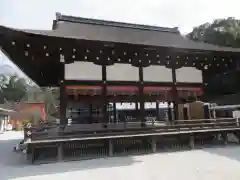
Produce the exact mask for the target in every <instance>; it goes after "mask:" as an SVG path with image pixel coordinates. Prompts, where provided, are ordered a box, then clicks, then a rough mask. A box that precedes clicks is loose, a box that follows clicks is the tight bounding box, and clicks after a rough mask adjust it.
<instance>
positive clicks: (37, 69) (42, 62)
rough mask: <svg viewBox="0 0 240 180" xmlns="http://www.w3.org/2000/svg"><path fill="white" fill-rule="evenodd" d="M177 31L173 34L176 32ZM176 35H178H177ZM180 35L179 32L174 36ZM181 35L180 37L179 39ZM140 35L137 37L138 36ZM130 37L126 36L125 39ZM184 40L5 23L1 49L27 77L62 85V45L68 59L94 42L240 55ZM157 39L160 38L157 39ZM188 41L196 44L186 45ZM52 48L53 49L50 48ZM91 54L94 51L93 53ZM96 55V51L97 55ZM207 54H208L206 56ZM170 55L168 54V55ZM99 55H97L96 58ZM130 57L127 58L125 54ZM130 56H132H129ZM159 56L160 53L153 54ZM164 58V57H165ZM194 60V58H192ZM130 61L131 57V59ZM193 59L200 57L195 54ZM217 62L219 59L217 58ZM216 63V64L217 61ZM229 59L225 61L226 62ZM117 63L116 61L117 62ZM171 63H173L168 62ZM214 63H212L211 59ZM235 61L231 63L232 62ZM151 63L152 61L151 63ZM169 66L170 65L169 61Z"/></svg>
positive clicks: (44, 83)
mask: <svg viewBox="0 0 240 180" xmlns="http://www.w3.org/2000/svg"><path fill="white" fill-rule="evenodd" d="M172 34H173V33H172ZM173 35H174V34H173ZM174 36H176V35H174ZM179 37H181V36H177V38H179ZM135 38H136V37H135ZM125 40H126V38H125ZM14 41H16V43H19V44H20V45H19V46H18V47H14V46H13V45H12V43H13V42H14ZM181 41H182V42H185V46H182V47H178V46H179V44H176V45H174V43H172V44H171V45H169V44H165V45H161V46H160V45H159V44H157V43H155V44H154V43H151V42H150V41H148V42H147V43H144V42H143V41H137V39H135V41H134V43H133V41H131V42H129V41H124V39H123V40H121V39H119V41H117V40H116V39H115V41H114V40H112V39H107V38H106V39H104V38H103V37H99V38H97V37H93V38H92V39H89V38H84V37H79V36H74V35H73V36H69V35H64V34H61V33H60V32H59V31H58V30H57V29H56V30H50V31H39V30H18V29H12V28H7V27H4V26H0V48H1V49H3V51H4V53H6V55H8V56H9V58H10V59H11V60H12V61H13V63H14V64H16V65H17V66H18V67H19V68H20V69H21V70H22V71H23V72H24V73H25V74H26V75H27V76H29V77H30V78H31V79H32V80H33V81H35V82H36V83H37V84H38V85H39V86H58V81H59V80H60V79H59V77H60V76H59V73H61V72H60V71H61V70H60V68H59V64H60V63H59V62H60V60H59V56H60V54H61V53H62V52H60V50H59V49H60V48H63V51H64V52H63V53H64V54H65V55H66V56H69V57H68V58H69V59H71V58H72V54H71V53H72V52H73V49H74V48H76V49H77V51H81V50H82V49H83V48H84V47H85V46H87V45H89V44H91V46H92V45H94V48H95V49H96V50H98V52H99V49H97V47H100V48H103V47H104V45H105V44H107V45H108V44H109V43H110V45H113V49H114V48H115V47H116V48H118V47H121V48H122V49H123V50H124V51H125V50H130V49H134V48H135V49H139V50H141V49H142V50H143V49H144V51H146V52H147V51H151V50H152V49H154V50H155V51H159V52H160V53H159V54H161V53H163V54H164V53H166V54H164V55H169V56H171V55H172V54H174V53H176V54H177V53H182V54H189V53H192V54H195V53H202V54H204V55H206V56H208V55H209V54H210V55H209V56H210V57H211V56H212V54H213V53H220V56H225V57H226V59H227V58H229V56H234V57H236V56H239V55H240V54H239V52H240V50H239V49H234V48H222V47H217V46H213V45H209V44H206V48H205V49H203V48H202V49H201V48H200V47H203V46H204V45H205V43H196V42H193V41H189V40H187V39H185V38H183V37H181ZM155 42H156V41H155ZM186 42H188V43H189V42H191V43H193V44H192V45H191V43H190V44H186ZM28 43H30V44H31V48H32V49H31V50H30V49H29V53H30V55H31V53H33V56H28V57H26V56H24V53H25V51H26V49H24V48H27V47H26V45H27V44H28ZM194 44H198V47H199V49H198V48H196V46H194ZM45 45H47V46H48V47H47V49H44V46H45ZM48 48H49V49H48ZM148 49H150V50H148ZM46 53H50V54H51V55H49V56H48V57H46V56H45V55H46ZM167 53H168V54H167ZM90 54H91V53H90ZM94 55H95V56H96V54H94ZM206 56H205V57H206ZM165 57H166V56H165ZM83 58H84V54H83V53H82V54H81V56H79V57H78V56H76V59H78V60H80V59H83ZM95 58H96V57H95ZM124 58H126V57H124ZM128 58H129V57H128ZM144 58H145V59H144ZM152 58H153V59H154V58H155V59H156V56H154V57H152ZM142 59H143V60H146V61H147V62H148V60H149V57H145V54H144V57H142ZM162 59H163V58H162ZM189 59H190V57H189ZM127 60H128V59H127ZM193 60H196V58H195V57H194V59H193ZM216 62H217V61H216ZM216 62H213V63H216ZM224 62H225V61H224ZM113 63H114V62H113ZM168 63H169V62H168ZM199 63H201V64H202V65H201V68H203V65H204V63H202V62H199ZM210 63H212V62H210ZM230 63H232V60H231V62H229V64H230ZM148 65H149V64H148ZM165 65H166V64H165ZM218 69H219V67H218Z"/></svg>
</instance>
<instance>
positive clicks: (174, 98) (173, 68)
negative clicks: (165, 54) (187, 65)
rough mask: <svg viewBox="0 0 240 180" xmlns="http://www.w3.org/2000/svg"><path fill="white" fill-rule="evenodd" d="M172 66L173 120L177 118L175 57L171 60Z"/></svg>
mask: <svg viewBox="0 0 240 180" xmlns="http://www.w3.org/2000/svg"><path fill="white" fill-rule="evenodd" d="M171 62H172V63H171V68H172V97H173V110H174V118H173V119H174V120H178V102H179V98H178V91H177V76H176V59H174V58H173V59H172V60H171Z"/></svg>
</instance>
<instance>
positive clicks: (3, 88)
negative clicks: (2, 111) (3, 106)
mask: <svg viewBox="0 0 240 180" xmlns="http://www.w3.org/2000/svg"><path fill="white" fill-rule="evenodd" d="M26 92H27V84H26V81H25V79H23V78H19V77H18V76H16V75H13V76H9V77H7V76H5V75H0V96H1V98H3V99H4V100H5V101H9V102H17V101H20V100H21V99H22V98H23V97H24V96H25V94H26Z"/></svg>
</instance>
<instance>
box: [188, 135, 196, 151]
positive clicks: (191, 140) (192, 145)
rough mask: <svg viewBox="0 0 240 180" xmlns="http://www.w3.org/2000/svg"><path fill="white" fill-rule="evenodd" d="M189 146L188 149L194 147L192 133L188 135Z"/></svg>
mask: <svg viewBox="0 0 240 180" xmlns="http://www.w3.org/2000/svg"><path fill="white" fill-rule="evenodd" d="M189 147H190V149H194V147H195V140H194V135H193V134H191V135H190V139H189Z"/></svg>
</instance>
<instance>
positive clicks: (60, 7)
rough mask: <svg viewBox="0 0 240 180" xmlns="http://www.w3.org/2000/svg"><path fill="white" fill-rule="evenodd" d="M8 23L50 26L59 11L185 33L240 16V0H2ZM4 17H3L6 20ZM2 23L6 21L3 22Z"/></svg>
mask: <svg viewBox="0 0 240 180" xmlns="http://www.w3.org/2000/svg"><path fill="white" fill-rule="evenodd" d="M1 1H5V8H7V9H9V11H5V14H4V15H3V18H1V17H0V20H1V21H4V24H7V25H11V26H17V27H20V28H21V27H24V28H41V29H42V28H43V29H50V28H51V24H52V20H53V19H54V18H55V12H61V13H65V14H68V15H75V16H83V17H92V18H100V19H107V20H115V21H125V22H133V23H143V24H150V25H159V26H169V27H174V26H178V27H180V30H181V31H182V32H183V33H186V32H189V31H191V29H192V27H194V26H196V25H199V24H202V23H204V22H207V21H212V20H213V19H216V18H224V17H228V16H231V17H236V18H240V11H239V9H238V7H239V5H240V1H238V0H228V1H226V0H201V1H198V0H181V1H179V0H137V1H136V0H68V1H59V0H51V1H49V0H41V1H32V0H1ZM2 19H3V20H2ZM1 23H2V22H1Z"/></svg>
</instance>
